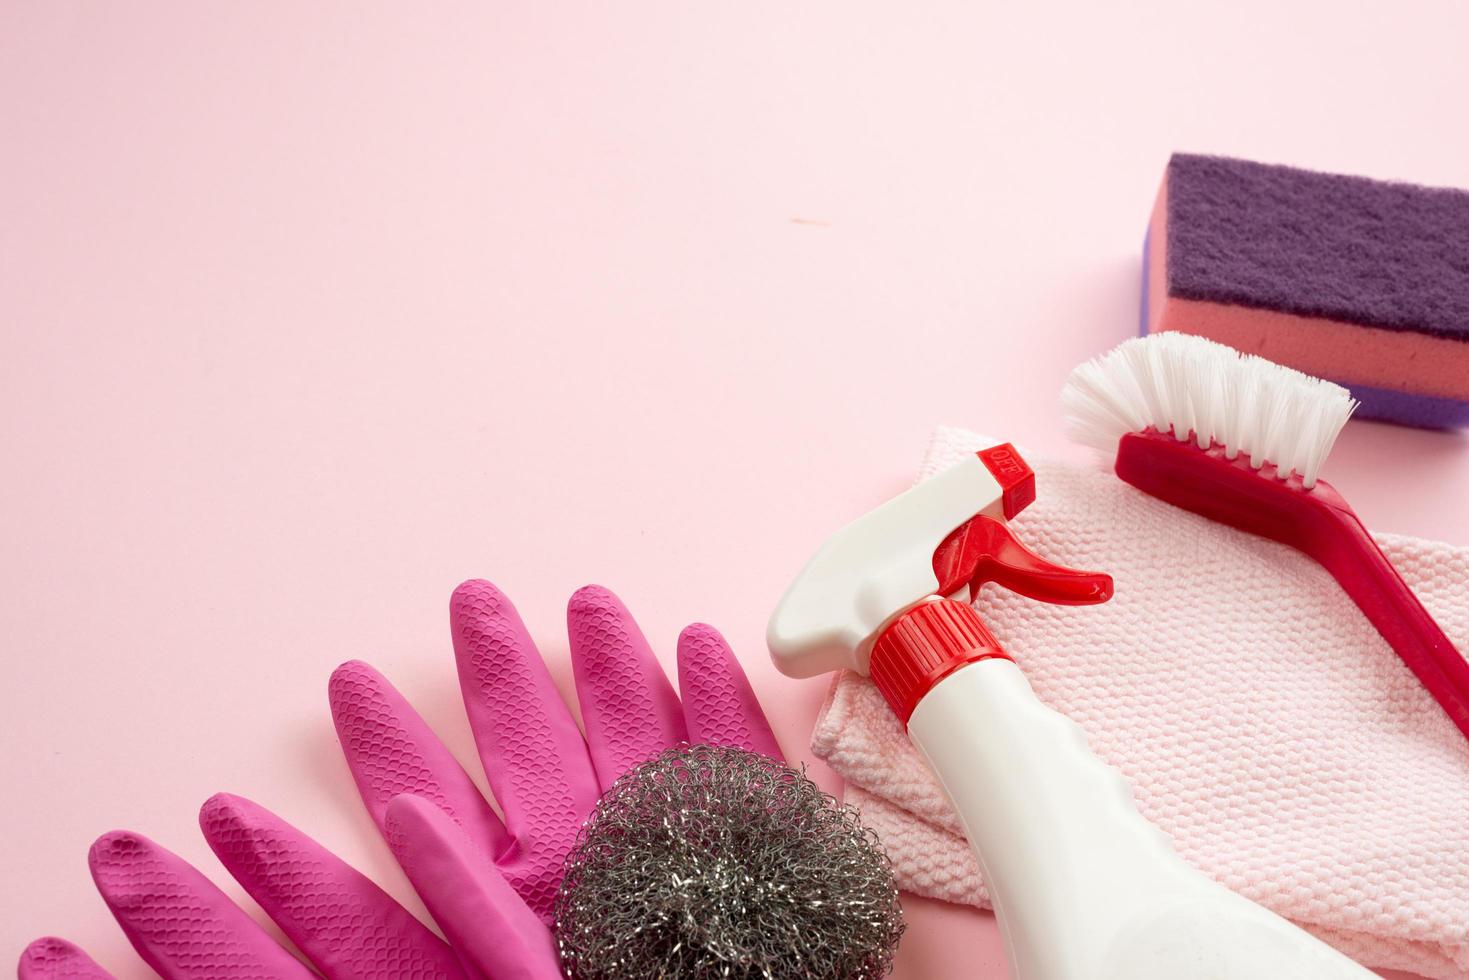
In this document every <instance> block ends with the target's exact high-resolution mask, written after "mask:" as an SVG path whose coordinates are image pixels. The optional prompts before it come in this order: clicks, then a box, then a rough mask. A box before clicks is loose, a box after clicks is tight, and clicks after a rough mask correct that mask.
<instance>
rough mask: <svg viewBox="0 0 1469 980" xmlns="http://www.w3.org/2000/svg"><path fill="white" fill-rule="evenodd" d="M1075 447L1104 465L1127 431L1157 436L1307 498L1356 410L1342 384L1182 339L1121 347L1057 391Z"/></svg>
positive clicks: (1163, 336) (1173, 336)
mask: <svg viewBox="0 0 1469 980" xmlns="http://www.w3.org/2000/svg"><path fill="white" fill-rule="evenodd" d="M1061 404H1062V406H1063V408H1064V409H1065V411H1066V416H1067V420H1068V425H1069V428H1070V430H1071V435H1072V438H1073V439H1075V440H1076V441H1077V442H1080V443H1083V444H1084V445H1088V446H1092V447H1093V448H1095V449H1097V450H1098V451H1099V452H1101V453H1102V454H1103V455H1104V456H1105V457H1106V458H1107V459H1108V460H1110V459H1111V458H1112V457H1113V456H1114V455H1115V454H1116V452H1117V441H1118V440H1119V439H1121V438H1122V437H1123V436H1124V435H1126V434H1127V433H1129V432H1144V431H1146V430H1148V429H1154V430H1156V431H1158V432H1162V433H1168V434H1172V435H1173V437H1174V438H1175V439H1177V440H1178V441H1179V442H1193V443H1195V444H1196V445H1198V446H1199V448H1201V449H1209V448H1210V447H1211V446H1220V447H1223V449H1224V452H1225V455H1226V457H1227V458H1228V459H1235V458H1237V457H1239V456H1241V455H1243V456H1245V457H1247V458H1248V459H1249V462H1250V465H1251V466H1253V467H1254V468H1255V469H1256V470H1259V469H1261V467H1263V466H1265V464H1267V463H1270V464H1273V465H1274V470H1273V473H1274V475H1275V476H1276V477H1277V478H1278V479H1281V480H1287V479H1289V478H1290V477H1291V475H1292V474H1299V476H1300V478H1301V483H1302V485H1303V486H1304V487H1306V488H1307V489H1310V488H1311V487H1312V486H1314V485H1315V483H1316V477H1317V474H1318V473H1319V471H1320V469H1321V464H1322V462H1324V461H1325V459H1326V456H1327V454H1328V453H1330V452H1331V447H1332V444H1333V443H1335V442H1336V437H1337V435H1338V434H1339V433H1340V432H1341V429H1342V426H1344V425H1346V422H1347V419H1348V418H1350V417H1351V414H1352V411H1353V410H1354V409H1355V408H1356V407H1357V402H1356V400H1355V399H1353V398H1352V396H1351V393H1350V392H1348V391H1347V390H1346V389H1345V388H1343V387H1342V386H1341V385H1338V384H1333V383H1331V382H1330V381H1322V380H1321V379H1319V378H1313V377H1311V376H1310V375H1308V374H1302V373H1301V372H1299V371H1296V370H1294V369H1292V368H1288V367H1282V366H1281V365H1279V364H1276V363H1274V362H1272V361H1267V360H1265V359H1264V358H1262V357H1258V356H1255V355H1253V354H1241V353H1240V352H1239V351H1237V350H1235V349H1234V348H1232V347H1226V346H1224V345H1223V344H1218V343H1215V342H1214V341H1212V340H1205V339H1204V338H1202V337H1194V336H1190V335H1188V334H1181V333H1173V332H1169V333H1158V334H1152V335H1150V336H1147V337H1136V338H1133V339H1132V340H1128V341H1125V342H1123V343H1122V344H1119V345H1118V346H1117V347H1116V348H1114V349H1113V350H1112V351H1110V352H1109V353H1107V354H1103V355H1102V356H1101V357H1098V358H1096V359H1094V360H1091V361H1088V362H1087V363H1085V364H1083V365H1081V366H1080V367H1078V368H1077V369H1076V370H1075V371H1073V372H1072V373H1071V377H1070V378H1069V379H1068V380H1067V382H1066V386H1065V387H1064V388H1063V389H1062V392H1061Z"/></svg>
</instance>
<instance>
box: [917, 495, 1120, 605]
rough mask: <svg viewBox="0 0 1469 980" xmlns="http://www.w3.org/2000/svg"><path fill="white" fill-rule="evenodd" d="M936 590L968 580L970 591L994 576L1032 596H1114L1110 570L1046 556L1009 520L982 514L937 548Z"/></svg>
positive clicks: (1063, 600)
mask: <svg viewBox="0 0 1469 980" xmlns="http://www.w3.org/2000/svg"><path fill="white" fill-rule="evenodd" d="M933 573H934V575H935V576H936V577H937V578H938V580H939V590H938V593H937V594H938V595H941V596H950V595H953V594H954V593H955V592H957V591H959V589H960V588H962V587H963V586H965V585H968V586H969V587H970V594H971V596H973V595H977V594H978V593H979V590H980V588H981V587H982V586H983V585H984V584H985V583H986V582H995V583H997V584H999V585H1002V586H1004V587H1005V588H1007V589H1009V590H1010V591H1011V592H1015V593H1018V594H1020V595H1023V596H1025V597H1026V598H1028V599H1038V600H1040V601H1041V602H1049V603H1053V604H1055V605H1061V606H1083V605H1091V604H1093V603H1097V602H1106V601H1107V600H1108V599H1110V598H1112V576H1110V575H1106V574H1103V573H1101V572H1081V571H1077V570H1076V569H1073V568H1066V567H1065V566H1062V565H1057V564H1055V563H1054V562H1049V561H1046V560H1045V559H1044V558H1042V557H1041V556H1040V555H1038V554H1036V553H1035V552H1034V551H1031V550H1030V549H1029V548H1027V547H1026V546H1025V545H1023V544H1021V543H1020V540H1019V539H1018V538H1016V537H1015V535H1014V534H1013V533H1011V531H1010V527H1009V525H1007V524H1006V523H1005V522H1004V521H999V520H996V519H995V518H993V517H986V516H984V515H980V516H979V517H975V518H972V519H971V520H969V521H966V522H965V523H963V524H961V525H959V527H957V528H955V529H954V531H953V532H952V533H950V534H949V536H948V537H947V538H944V540H943V543H941V544H940V545H939V546H938V548H937V549H936V550H935V551H934V553H933Z"/></svg>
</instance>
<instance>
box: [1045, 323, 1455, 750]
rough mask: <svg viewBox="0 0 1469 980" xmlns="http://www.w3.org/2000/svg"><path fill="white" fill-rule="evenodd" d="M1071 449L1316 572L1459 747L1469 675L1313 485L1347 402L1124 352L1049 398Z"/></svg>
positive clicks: (1163, 351)
mask: <svg viewBox="0 0 1469 980" xmlns="http://www.w3.org/2000/svg"><path fill="white" fill-rule="evenodd" d="M1061 400H1062V405H1063V407H1064V408H1065V411H1066V414H1067V416H1068V420H1069V423H1070V426H1071V430H1072V435H1073V438H1075V439H1076V441H1078V442H1081V443H1084V444H1086V445H1090V446H1092V447H1094V448H1096V449H1097V450H1099V451H1100V452H1102V453H1103V454H1104V455H1105V456H1106V457H1107V458H1109V459H1110V458H1111V457H1112V456H1113V454H1115V456H1116V463H1115V468H1116V471H1117V475H1118V476H1120V477H1121V478H1122V479H1124V480H1126V481H1127V482H1128V483H1131V484H1132V485H1133V486H1135V487H1137V488H1138V489H1140V490H1143V491H1144V492H1146V493H1149V494H1151V495H1153V496H1155V497H1157V498H1159V499H1160V500H1165V501H1167V502H1168V503H1171V504H1174V505H1176V506H1179V507H1183V508H1184V509H1186V510H1191V511H1193V512H1194V513H1196V514H1201V515H1202V516H1204V517H1207V518H1209V519H1211V520H1215V521H1219V522H1221V523H1223V524H1228V525H1230V526H1231V527H1235V528H1239V529H1240V530H1243V531H1249V532H1251V533H1253V534H1259V535H1262V536H1264V537H1267V538H1271V539H1273V540H1276V541H1280V542H1282V543H1284V544H1288V545H1291V546H1292V547H1295V548H1298V549H1299V550H1301V551H1303V552H1305V553H1306V554H1307V555H1310V556H1311V557H1312V558H1314V559H1315V560H1316V561H1317V562H1319V563H1320V564H1321V565H1322V566H1324V567H1325V568H1326V570H1327V571H1329V572H1330V573H1331V574H1332V576H1333V577H1334V578H1335V579H1336V581H1337V583H1338V584H1339V585H1341V587H1342V588H1343V589H1344V590H1345V591H1346V593H1347V595H1349V596H1350V597H1351V598H1352V601H1353V602H1355V603H1356V604H1357V606H1358V608H1360V609H1361V610H1362V612H1363V614H1365V615H1366V617H1367V619H1368V620H1369V621H1370V622H1371V623H1372V625H1373V626H1374V627H1376V629H1377V631H1378V632H1379V633H1381V634H1382V636H1383V637H1384V638H1385V639H1386V640H1387V641H1388V643H1389V644H1390V645H1391V646H1392V648H1393V649H1394V650H1395V651H1396V652H1397V654H1398V656H1399V657H1400V658H1401V659H1402V660H1403V662H1404V663H1405V664H1407V665H1408V667H1409V668H1410V669H1411V670H1412V671H1413V673H1414V674H1415V675H1416V676H1417V678H1418V680H1419V681H1420V682H1422V684H1423V686H1424V687H1425V688H1427V689H1428V691H1429V693H1430V694H1432V695H1433V697H1434V699H1435V700H1436V701H1438V703H1439V704H1440V705H1441V706H1442V707H1443V709H1444V711H1445V712H1447V713H1448V715H1449V717H1450V718H1451V719H1452V720H1453V722H1454V724H1455V725H1457V726H1458V728H1459V730H1460V731H1462V732H1463V733H1464V734H1465V736H1466V737H1469V663H1466V662H1465V661H1464V658H1463V656H1461V655H1460V653H1459V651H1458V650H1457V649H1455V647H1454V645H1453V643H1452V642H1451V641H1450V640H1449V638H1448V637H1447V636H1445V635H1444V632H1443V630H1441V629H1440V628H1439V626H1438V624H1437V623H1435V622H1434V621H1433V618H1432V617H1431V616H1429V614H1428V612H1427V610H1425V609H1424V608H1423V605H1422V603H1420V602H1419V601H1418V598H1417V597H1416V596H1415V595H1414V594H1413V592H1412V590H1411V589H1409V588H1408V586H1407V584H1406V583H1404V582H1403V580H1402V577H1401V576H1400V575H1398V573H1397V570H1396V569H1394V568H1393V566H1392V563H1391V562H1389V561H1388V559H1387V557H1386V556H1385V555H1384V554H1383V553H1382V550H1381V549H1380V548H1378V546H1377V543H1376V542H1375V541H1374V540H1373V539H1372V536H1371V535H1370V534H1369V533H1368V532H1367V529H1366V528H1365V527H1364V526H1363V525H1362V522H1361V520H1360V519H1359V518H1358V517H1357V515H1356V513H1355V512H1354V511H1353V510H1352V508H1351V507H1350V505H1348V504H1347V502H1346V500H1345V499H1344V498H1343V497H1342V495H1341V494H1340V493H1338V492H1337V491H1336V489H1335V488H1333V487H1332V486H1331V485H1330V484H1329V483H1327V482H1326V481H1325V480H1321V479H1320V478H1319V477H1318V474H1319V472H1320V469H1321V466H1322V464H1323V463H1324V462H1325V459H1326V456H1327V454H1328V453H1330V451H1331V447H1332V444H1333V443H1334V442H1335V441H1336V437H1337V435H1338V434H1339V433H1340V432H1341V429H1342V426H1344V425H1345V424H1346V422H1347V419H1348V418H1350V417H1351V414H1352V411H1353V410H1354V409H1355V408H1356V404H1357V403H1356V402H1355V400H1353V398H1352V396H1351V394H1350V393H1349V392H1348V391H1347V390H1346V389H1345V388H1343V387H1341V386H1340V385H1337V384H1333V383H1331V382H1329V381H1322V380H1320V379H1318V378H1313V377H1311V376H1309V375H1306V374H1302V373H1301V372H1299V371H1295V370H1292V369H1291V368H1287V367H1282V366H1281V365H1279V364H1275V363H1272V362H1270V361H1267V360H1265V359H1264V358H1262V357H1258V356H1255V355H1242V354H1240V353H1239V352H1238V351H1236V350H1234V349H1233V348H1230V347H1226V346H1224V345H1223V344H1218V343H1215V342H1213V341H1210V340H1205V339H1204V338H1201V337H1194V336H1190V335H1187V334H1180V333H1160V334H1153V335H1150V336H1147V337H1139V338H1134V339H1132V340H1128V341H1125V342H1124V343H1122V344H1121V345H1119V346H1118V347H1117V348H1115V349H1114V350H1112V351H1111V352H1110V353H1107V354H1104V355H1103V356H1101V357H1099V358H1097V359H1095V360H1093V361H1090V362H1088V363H1086V364H1083V365H1081V366H1080V367H1078V368H1077V369H1076V370H1075V371H1074V372H1072V375H1071V377H1070V379H1069V380H1068V381H1067V383H1066V386H1065V388H1064V389H1063V391H1062V396H1061Z"/></svg>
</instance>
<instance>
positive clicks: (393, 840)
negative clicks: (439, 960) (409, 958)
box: [388, 796, 561, 980]
mask: <svg viewBox="0 0 1469 980" xmlns="http://www.w3.org/2000/svg"><path fill="white" fill-rule="evenodd" d="M388 844H389V846H390V847H392V849H393V853H394V855H396V856H397V858H398V863H399V864H400V865H401V866H402V868H403V871H404V872H405V873H406V874H407V875H408V878H409V880H410V881H412V882H413V887H414V888H416V889H417V890H418V894H419V896H420V897H422V899H423V902H424V904H425V905H426V906H428V910H429V912H430V914H432V915H433V917H434V921H435V922H437V923H438V924H439V928H441V929H443V930H444V935H445V936H447V937H448V939H449V942H450V943H451V944H452V945H453V947H454V950H455V952H457V953H458V954H459V957H460V959H461V960H463V962H464V965H465V967H466V969H468V970H470V971H472V972H474V973H475V975H477V976H484V977H493V978H494V980H557V978H559V977H560V976H561V967H560V964H559V962H558V958H557V954H556V943H555V940H554V939H553V938H552V936H551V930H550V929H549V928H548V927H547V924H545V923H543V922H542V920H541V919H540V918H538V917H537V915H536V913H535V912H534V911H532V910H531V908H530V906H528V905H526V904H525V902H524V901H522V900H521V898H520V896H519V895H518V894H516V892H515V889H514V888H512V887H511V886H510V883H509V882H507V881H506V880H505V879H504V878H503V877H501V875H500V873H499V872H498V871H497V870H496V869H495V866H494V865H493V864H491V863H490V860H489V858H488V857H487V856H486V855H485V854H484V852H483V851H481V850H479V848H477V847H476V846H475V845H474V843H473V842H472V841H470V839H469V838H468V837H466V836H464V831H463V830H461V829H460V828H459V827H457V826H455V824H454V822H453V821H451V820H449V819H448V818H447V817H446V816H445V815H444V813H443V811H441V810H439V809H438V808H437V807H435V806H434V805H433V804H432V803H430V802H429V801H427V800H424V799H422V798H420V797H416V796H400V797H398V798H397V799H395V800H394V801H393V802H392V803H391V804H389V806H388Z"/></svg>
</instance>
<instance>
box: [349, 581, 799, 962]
mask: <svg viewBox="0 0 1469 980" xmlns="http://www.w3.org/2000/svg"><path fill="white" fill-rule="evenodd" d="M449 621H450V628H451V630H452V632H453V637H454V653H455V657H456V659H457V661H458V665H459V681H460V687H461V690H462V692H463V695H464V706H465V710H466V712H467V713H468V716H469V722H470V726H471V728H472V729H473V731H474V736H475V744H476V747H477V748H478V750H479V756H480V760H481V762H482V764H483V765H484V770H485V776H486V778H487V779H488V781H489V784H490V789H491V791H492V792H493V793H494V796H495V799H496V800H497V801H498V802H499V804H500V808H501V810H502V811H503V813H504V819H503V821H502V820H501V819H500V818H499V817H497V816H496V814H495V812H494V810H492V809H491V807H490V805H489V804H488V803H487V802H486V801H485V798H484V797H483V796H482V795H481V794H480V792H479V790H478V789H477V788H476V787H475V784H474V781H473V780H472V779H471V778H470V777H469V774H468V773H466V772H465V771H464V769H463V767H461V766H460V765H459V763H458V761H457V760H455V758H454V757H453V755H452V754H451V753H450V752H449V751H448V749H446V748H445V747H444V746H443V744H442V743H441V742H440V741H439V740H438V738H437V737H436V736H435V735H434V734H433V732H432V731H431V730H430V729H429V727H428V725H427V724H426V723H425V722H424V720H423V719H422V718H421V717H420V716H419V715H418V713H417V712H415V711H414V710H413V708H412V707H411V706H410V705H409V704H408V702H407V701H406V700H405V699H404V698H403V697H402V695H400V694H399V693H398V692H397V691H396V690H395V689H394V688H393V687H392V685H391V684H389V683H388V682H387V680H386V679H384V678H383V677H382V675H380V674H379V673H377V672H376V671H374V670H373V669H372V668H371V667H368V666H367V665H366V664H363V663H361V662H357V661H352V662H349V663H346V664H343V665H342V666H341V667H339V668H338V669H337V671H336V673H334V674H333V675H332V680H331V685H330V693H331V703H332V714H333V716H334V717H335V718H336V722H337V732H338V734H339V736H340V737H341V741H342V747H343V751H344V752H345V753H346V756H347V760H348V764H349V765H350V766H351V769H352V773H353V776H354V777H355V778H356V780H357V786H358V789H359V790H360V791H361V793H362V798H363V800H364V801H365V802H366V804H367V808H368V810H369V811H370V812H371V813H372V816H373V818H374V819H375V820H376V821H377V823H378V825H379V827H381V828H382V830H383V832H384V835H385V836H386V838H387V840H388V842H389V844H390V846H391V847H392V848H393V851H394V853H395V854H396V855H397V856H398V858H399V862H400V864H402V866H403V868H404V871H405V872H406V873H407V874H408V876H409V878H410V879H411V880H412V881H413V884H414V887H415V888H417V889H418V892H419V894H420V895H421V896H422V897H423V900H424V902H425V904H427V905H428V907H429V909H430V911H431V912H432V913H433V916H434V919H435V921H437V922H438V923H439V925H440V926H441V927H442V928H443V930H444V932H445V934H446V935H447V936H449V937H450V940H451V941H452V942H453V944H454V947H455V950H456V951H457V952H458V953H459V955H460V957H461V959H462V960H463V962H464V963H465V965H466V966H467V967H469V968H470V969H471V970H475V971H478V972H480V973H482V974H484V975H486V976H493V977H497V978H498V977H500V976H507V977H510V976H513V977H522V976H524V977H541V976H546V977H554V976H558V975H559V972H557V971H556V970H555V967H554V963H552V964H551V969H550V972H546V973H540V972H534V971H528V970H526V968H525V967H524V966H521V967H520V968H519V969H517V966H516V964H523V963H524V962H525V959H524V956H523V954H524V953H525V952H526V951H528V950H539V949H548V948H551V946H552V941H551V936H550V931H549V929H548V928H547V925H548V924H549V923H550V921H551V918H552V906H553V904H554V902H555V896H556V889H557V886H558V885H559V883H560V877H561V867H562V863H563V861H564V859H565V857H566V854H567V852H568V851H569V850H570V849H571V847H572V845H573V844H574V843H575V841H576V837H577V833H578V831H579V830H580V827H581V824H582V821H583V820H584V819H585V818H586V816H587V815H588V814H589V813H590V812H591V809H592V807H593V805H594V804H595V803H596V801H597V799H598V797H599V796H600V795H601V793H602V791H603V790H604V789H606V788H607V787H608V786H610V785H611V784H612V782H613V781H614V780H615V779H616V778H617V777H618V776H620V775H621V774H622V773H623V772H624V771H625V770H626V769H627V768H628V767H629V766H631V765H633V764H635V763H638V762H642V761H644V760H645V759H648V758H650V757H651V756H653V755H655V754H656V753H658V752H659V751H661V750H662V749H665V748H667V747H669V746H671V745H674V744H676V743H679V742H684V741H689V740H691V739H692V740H694V741H700V742H710V743H717V744H725V745H737V746H740V747H743V748H746V749H750V750H753V751H758V752H763V753H765V754H767V755H770V756H773V757H775V758H780V749H779V747H778V746H777V745H776V742H775V737H774V736H773V735H772V734H771V731H770V726H769V724H768V723H767V722H766V720H765V716H764V715H763V714H762V713H761V711H760V707H759V704H758V702H757V701H756V700H755V696H754V693H753V691H752V690H751V689H750V684H749V682H748V681H747V680H746V679H745V675H744V673H743V672H742V671H741V670H740V667H739V664H738V662H737V661H736V660H735V659H734V655H733V654H732V653H730V650H729V647H728V646H727V645H726V644H725V642H724V639H723V638H722V637H721V636H720V635H719V634H718V633H717V632H716V631H715V630H714V629H712V628H711V627H708V626H703V625H695V626H690V627H688V628H687V629H685V630H684V632H683V634H682V635H681V636H680V637H679V642H678V662H679V685H680V687H681V688H682V690H683V700H682V701H680V700H679V697H678V695H677V694H675V693H674V690H673V687H672V685H671V684H669V682H668V679H667V678H666V677H665V676H664V673H663V670H662V668H661V667H660V666H659V665H658V661H657V660H656V658H655V657H654V656H653V653H652V651H651V649H650V648H649V647H648V643H647V640H645V639H644V638H643V634H642V632H641V631H640V630H639V629H638V626H637V624H636V623H635V622H634V621H633V618H632V616H631V615H630V614H629V613H628V611H627V610H626V608H624V607H623V605H622V603H621V602H620V601H619V600H618V599H617V597H616V596H614V595H613V594H612V593H611V592H609V591H607V590H606V589H603V588H600V587H598V586H588V587H586V588H584V589H581V590H580V591H578V592H577V593H576V594H575V595H573V596H572V598H571V602H570V603H569V605H568V608H567V629H568V632H569V634H570V639H571V656H572V667H573V672H574V674H575V677H576V687H577V696H578V699H579V700H580V702H581V707H582V719H583V721H584V723H585V725H586V737H585V738H583V737H582V734H581V732H580V731H579V730H578V728H577V726H576V722H575V720H574V719H573V717H572V714H571V711H570V709H569V708H567V706H566V704H565V703H564V702H563V701H562V700H561V697H560V695H559V693H558V692H557V690H556V687H555V685H554V684H553V683H552V681H551V677H550V674H549V673H548V672H547V671H546V667H545V664H544V663H543V662H542V660H541V657H540V655H539V654H538V653H537V652H536V648H535V645H534V644H533V643H532V642H531V640H530V637H529V635H527V633H526V630H525V625H524V624H523V623H522V622H521V620H520V616H519V615H518V614H517V613H516V611H515V607H514V606H512V605H511V603H510V601H509V600H508V599H507V598H505V596H504V595H503V594H502V593H501V592H500V591H499V590H498V589H496V588H495V587H494V586H493V585H491V584H490V583H488V582H482V581H471V582H466V583H464V584H463V585H461V586H460V587H459V588H458V589H456V590H455V591H454V595H453V598H452V599H451V601H450V607H449ZM404 797H410V799H404ZM536 965H537V967H538V966H539V964H536Z"/></svg>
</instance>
